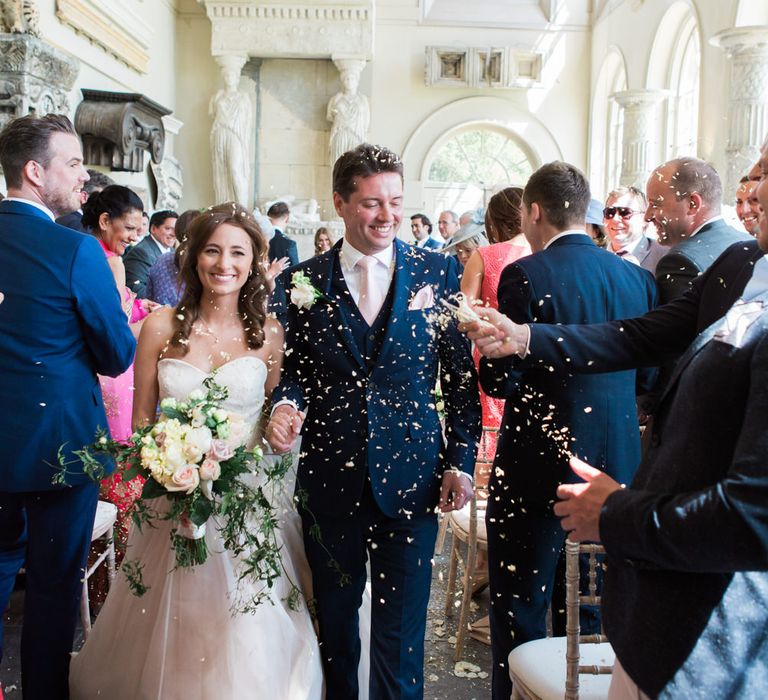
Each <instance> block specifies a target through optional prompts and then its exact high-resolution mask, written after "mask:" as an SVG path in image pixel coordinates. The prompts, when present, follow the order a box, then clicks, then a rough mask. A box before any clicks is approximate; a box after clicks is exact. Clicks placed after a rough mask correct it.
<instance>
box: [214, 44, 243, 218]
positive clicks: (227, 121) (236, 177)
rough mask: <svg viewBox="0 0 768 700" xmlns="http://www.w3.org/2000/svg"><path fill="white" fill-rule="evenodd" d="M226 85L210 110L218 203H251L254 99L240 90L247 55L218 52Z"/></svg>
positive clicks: (215, 96) (218, 59) (215, 97)
mask: <svg viewBox="0 0 768 700" xmlns="http://www.w3.org/2000/svg"><path fill="white" fill-rule="evenodd" d="M216 61H217V63H218V64H219V66H220V67H221V75H222V78H223V79H224V89H223V90H219V91H218V92H217V93H216V94H215V95H214V96H213V97H212V98H211V103H210V105H209V108H208V113H209V114H210V115H211V116H212V117H213V127H212V128H211V162H212V164H213V189H214V193H215V197H216V203H217V204H221V203H222V202H229V201H232V200H234V201H236V202H238V203H240V204H242V205H243V206H244V207H246V208H247V207H248V206H249V201H248V200H249V197H248V182H249V174H250V173H249V166H248V164H249V158H248V153H249V151H250V148H249V135H250V132H251V121H252V107H251V100H250V98H249V97H248V95H246V94H245V93H244V92H240V90H238V85H239V83H240V71H241V70H242V69H243V66H244V65H245V57H244V56H217V57H216Z"/></svg>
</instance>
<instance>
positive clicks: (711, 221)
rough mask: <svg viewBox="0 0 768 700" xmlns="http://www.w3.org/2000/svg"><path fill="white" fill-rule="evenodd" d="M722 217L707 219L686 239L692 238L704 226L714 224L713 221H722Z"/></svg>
mask: <svg viewBox="0 0 768 700" xmlns="http://www.w3.org/2000/svg"><path fill="white" fill-rule="evenodd" d="M722 220H723V217H722V216H713V217H712V218H711V219H707V220H706V221H705V222H704V223H703V224H702V225H701V226H699V228H697V229H696V230H695V231H694V232H693V233H692V234H691V235H690V236H688V238H693V237H694V236H695V235H696V234H697V233H698V232H699V231H701V229H703V228H704V227H705V226H709V224H712V223H714V222H715V221H722Z"/></svg>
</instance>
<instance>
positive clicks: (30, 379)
mask: <svg viewBox="0 0 768 700" xmlns="http://www.w3.org/2000/svg"><path fill="white" fill-rule="evenodd" d="M0 236H2V241H3V244H2V246H0V269H2V270H3V273H2V284H0V291H2V293H3V295H4V298H3V300H2V303H0V406H2V409H0V445H2V452H0V490H2V491H11V492H20V491H48V490H51V489H53V488H54V487H53V486H52V484H51V480H52V478H53V475H54V472H53V469H52V468H51V466H50V465H52V464H56V463H57V456H56V453H57V451H58V449H59V447H61V446H62V445H64V444H66V448H65V449H64V456H65V458H66V459H67V460H68V461H72V464H71V465H70V467H69V470H70V471H71V472H72V476H71V478H70V479H69V482H70V483H73V484H75V483H86V482H87V481H88V477H85V476H83V474H82V464H81V463H80V462H79V460H77V459H76V458H75V457H74V455H73V450H78V449H80V448H81V447H83V446H84V445H86V444H90V443H91V442H93V440H94V437H95V433H96V428H97V427H102V428H105V429H106V427H107V419H106V416H105V415H104V405H103V403H102V399H101V389H100V387H99V382H98V379H97V377H96V373H97V372H98V373H99V374H106V375H110V376H117V375H118V374H120V373H121V372H123V371H124V370H125V369H127V368H128V366H129V365H130V363H131V361H132V359H133V352H134V349H135V347H136V341H135V340H134V338H133V335H132V333H131V331H130V329H129V327H128V323H127V320H126V317H125V313H124V312H123V310H122V307H121V305H120V297H119V295H118V293H117V288H116V287H115V280H114V277H113V276H112V273H111V272H110V270H109V266H108V265H107V260H106V257H105V256H104V251H103V250H102V249H101V246H99V243H98V241H97V240H96V239H95V238H93V237H92V236H87V235H84V234H82V233H77V232H76V231H73V230H71V229H69V228H65V227H64V226H59V225H57V224H55V223H53V221H51V220H50V219H49V218H48V217H47V216H46V215H45V213H44V212H42V211H40V210H39V209H36V208H35V207H33V206H32V205H30V204H23V203H21V202H8V201H6V202H0Z"/></svg>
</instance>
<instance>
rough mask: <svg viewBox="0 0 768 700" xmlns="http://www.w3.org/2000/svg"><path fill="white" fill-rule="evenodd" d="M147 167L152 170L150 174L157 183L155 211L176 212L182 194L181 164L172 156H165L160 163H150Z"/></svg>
mask: <svg viewBox="0 0 768 700" xmlns="http://www.w3.org/2000/svg"><path fill="white" fill-rule="evenodd" d="M149 167H150V168H152V174H153V175H154V176H155V182H156V183H157V201H156V202H155V209H169V210H171V211H178V208H179V203H180V202H181V197H182V195H183V194H184V177H183V175H182V169H181V163H179V161H178V160H176V158H173V157H172V156H166V157H165V158H163V162H162V163H155V162H150V164H149Z"/></svg>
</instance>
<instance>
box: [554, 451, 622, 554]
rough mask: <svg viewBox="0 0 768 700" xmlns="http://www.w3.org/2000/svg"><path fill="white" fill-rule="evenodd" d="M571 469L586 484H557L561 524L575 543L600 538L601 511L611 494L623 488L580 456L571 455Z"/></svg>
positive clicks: (595, 540)
mask: <svg viewBox="0 0 768 700" xmlns="http://www.w3.org/2000/svg"><path fill="white" fill-rule="evenodd" d="M570 464H571V469H573V471H574V473H575V474H576V475H577V476H580V477H581V478H582V479H584V481H585V482H586V483H584V484H560V486H558V487H557V497H558V498H559V499H561V500H560V502H559V503H555V508H554V510H555V515H557V516H558V517H559V518H561V520H560V527H561V528H563V530H565V531H566V532H567V533H568V537H569V538H570V539H571V540H573V541H574V542H582V541H584V540H587V541H589V542H599V541H600V527H599V526H600V511H601V509H602V507H603V504H604V503H605V501H606V499H607V498H608V496H610V495H611V494H612V493H613V492H614V491H618V490H619V489H620V488H622V487H621V485H620V484H619V483H617V482H616V481H614V480H613V479H611V477H610V476H608V475H607V474H606V473H605V472H601V471H600V470H599V469H595V468H594V467H590V466H589V465H588V464H586V463H585V462H582V461H581V460H580V459H577V458H576V457H571V461H570Z"/></svg>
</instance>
